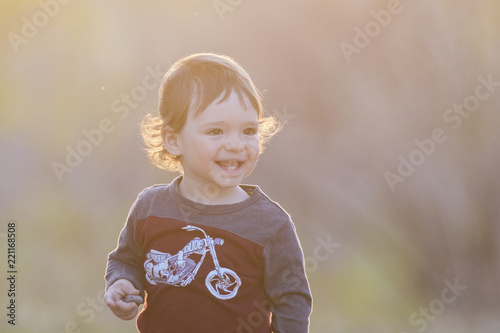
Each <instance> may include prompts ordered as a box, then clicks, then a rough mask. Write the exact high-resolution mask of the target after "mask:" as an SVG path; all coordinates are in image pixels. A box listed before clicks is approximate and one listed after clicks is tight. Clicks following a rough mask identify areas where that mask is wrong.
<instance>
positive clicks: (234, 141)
mask: <svg viewBox="0 0 500 333" xmlns="http://www.w3.org/2000/svg"><path fill="white" fill-rule="evenodd" d="M224 148H225V149H226V150H231V151H242V150H243V149H245V145H244V143H243V140H242V139H241V138H240V137H239V136H237V135H231V136H229V137H228V138H227V140H226V142H225V145H224Z"/></svg>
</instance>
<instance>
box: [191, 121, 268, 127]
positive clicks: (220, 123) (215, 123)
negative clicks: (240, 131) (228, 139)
mask: <svg viewBox="0 0 500 333" xmlns="http://www.w3.org/2000/svg"><path fill="white" fill-rule="evenodd" d="M227 124H228V123H227V122H226V121H223V120H220V121H207V122H206V123H203V124H201V127H217V126H223V125H227ZM242 125H243V126H254V127H259V122H258V121H253V120H250V121H245V122H244V123H242Z"/></svg>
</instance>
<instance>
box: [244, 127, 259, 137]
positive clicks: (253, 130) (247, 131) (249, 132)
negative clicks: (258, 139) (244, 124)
mask: <svg viewBox="0 0 500 333" xmlns="http://www.w3.org/2000/svg"><path fill="white" fill-rule="evenodd" d="M243 134H245V135H256V134H257V129H256V128H247V129H245V130H244V131H243Z"/></svg>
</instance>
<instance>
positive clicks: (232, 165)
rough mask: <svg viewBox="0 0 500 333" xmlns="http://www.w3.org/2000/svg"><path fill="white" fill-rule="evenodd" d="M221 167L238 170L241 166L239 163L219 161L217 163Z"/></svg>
mask: <svg viewBox="0 0 500 333" xmlns="http://www.w3.org/2000/svg"><path fill="white" fill-rule="evenodd" d="M217 163H218V164H219V165H220V166H221V167H223V168H225V169H228V170H236V169H238V167H239V166H240V162H238V161H219V162H217Z"/></svg>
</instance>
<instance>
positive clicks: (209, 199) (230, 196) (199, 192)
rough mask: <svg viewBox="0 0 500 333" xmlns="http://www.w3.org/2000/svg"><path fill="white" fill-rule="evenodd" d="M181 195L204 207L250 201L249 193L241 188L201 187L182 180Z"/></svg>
mask: <svg viewBox="0 0 500 333" xmlns="http://www.w3.org/2000/svg"><path fill="white" fill-rule="evenodd" d="M179 192H180V194H181V195H182V196H183V197H185V198H187V199H189V200H191V201H194V202H198V203H201V204H204V205H229V204H234V203H238V202H241V201H243V200H246V199H248V197H249V195H248V193H247V192H246V191H245V190H243V189H242V188H241V187H240V186H235V187H229V188H221V187H218V186H217V185H215V184H214V185H213V186H207V185H204V186H200V185H197V184H193V183H191V182H189V180H187V179H182V180H181V182H180V183H179Z"/></svg>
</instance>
